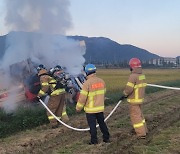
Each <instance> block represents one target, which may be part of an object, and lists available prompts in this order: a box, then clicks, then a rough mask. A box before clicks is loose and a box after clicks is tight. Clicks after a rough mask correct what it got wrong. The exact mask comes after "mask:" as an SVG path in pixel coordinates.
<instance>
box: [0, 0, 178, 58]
mask: <svg viewBox="0 0 180 154" xmlns="http://www.w3.org/2000/svg"><path fill="white" fill-rule="evenodd" d="M69 1H70V7H69V11H70V14H71V18H72V23H73V26H72V28H71V29H69V30H68V31H67V33H66V35H83V36H89V37H107V38H110V39H111V40H114V41H116V42H118V43H119V44H131V45H134V46H137V47H139V48H143V49H145V50H148V51H149V52H152V53H154V54H157V55H160V56H164V57H176V56H180V0H69ZM2 2H3V0H0V35H3V34H5V33H7V32H8V30H7V28H6V27H5V25H4V24H3V17H4V14H5V10H4V6H3V3H2Z"/></svg>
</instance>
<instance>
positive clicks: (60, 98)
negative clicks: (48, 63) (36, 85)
mask: <svg viewBox="0 0 180 154" xmlns="http://www.w3.org/2000/svg"><path fill="white" fill-rule="evenodd" d="M37 71H38V76H39V77H40V84H41V90H40V91H39V93H38V96H39V97H42V96H45V95H47V94H48V95H49V96H50V98H49V101H48V105H47V106H48V108H49V109H50V110H51V111H52V112H53V113H54V114H55V115H56V116H57V117H58V118H61V116H62V112H63V107H64V100H65V89H64V88H61V87H57V81H56V80H55V79H54V78H53V77H51V76H50V75H49V74H48V72H47V70H46V68H45V67H44V66H43V65H42V64H41V65H39V66H38V67H37ZM47 116H48V119H49V121H50V125H51V127H52V128H57V127H58V123H57V120H56V119H55V118H54V117H53V116H52V115H51V114H50V113H49V112H47Z"/></svg>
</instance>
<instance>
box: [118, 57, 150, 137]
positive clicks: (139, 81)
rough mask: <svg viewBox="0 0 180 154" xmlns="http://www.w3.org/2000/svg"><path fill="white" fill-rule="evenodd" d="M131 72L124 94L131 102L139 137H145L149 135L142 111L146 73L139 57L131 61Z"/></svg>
mask: <svg viewBox="0 0 180 154" xmlns="http://www.w3.org/2000/svg"><path fill="white" fill-rule="evenodd" d="M129 65H130V70H131V74H130V76H129V79H128V82H127V84H126V87H125V89H124V91H123V94H124V96H123V97H122V98H127V102H128V103H129V110H130V118H131V122H132V125H133V128H134V130H135V132H136V134H137V137H138V138H140V139H143V138H145V137H146V135H147V132H148V130H147V127H146V122H145V118H144V116H143V113H142V109H141V106H142V103H143V102H144V95H145V87H146V85H147V84H146V81H145V79H146V78H145V75H144V74H142V66H141V61H140V60H139V59H138V58H132V59H131V60H130V61H129Z"/></svg>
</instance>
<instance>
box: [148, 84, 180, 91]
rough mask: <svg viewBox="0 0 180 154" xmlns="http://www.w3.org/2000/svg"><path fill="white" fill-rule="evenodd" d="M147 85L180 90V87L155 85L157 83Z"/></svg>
mask: <svg viewBox="0 0 180 154" xmlns="http://www.w3.org/2000/svg"><path fill="white" fill-rule="evenodd" d="M147 86H150V87H157V88H164V89H171V90H180V88H176V87H168V86H161V85H155V84H147Z"/></svg>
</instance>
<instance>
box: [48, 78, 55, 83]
mask: <svg viewBox="0 0 180 154" xmlns="http://www.w3.org/2000/svg"><path fill="white" fill-rule="evenodd" d="M56 82H57V81H56V80H55V79H51V81H50V82H49V83H56Z"/></svg>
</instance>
